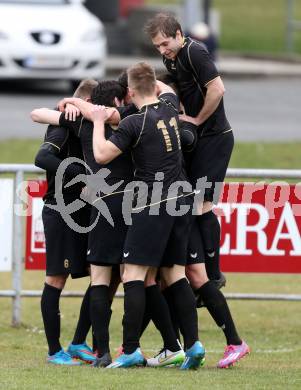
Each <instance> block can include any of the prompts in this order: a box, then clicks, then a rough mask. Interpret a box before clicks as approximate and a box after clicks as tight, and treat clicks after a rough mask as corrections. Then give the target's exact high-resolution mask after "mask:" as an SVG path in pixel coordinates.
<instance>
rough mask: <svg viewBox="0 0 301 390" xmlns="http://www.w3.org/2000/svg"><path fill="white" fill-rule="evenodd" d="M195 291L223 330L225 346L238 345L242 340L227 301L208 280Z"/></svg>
mask: <svg viewBox="0 0 301 390" xmlns="http://www.w3.org/2000/svg"><path fill="white" fill-rule="evenodd" d="M197 291H198V293H199V294H200V297H201V299H202V301H203V302H204V304H205V306H206V307H207V309H208V311H209V313H210V315H211V317H212V318H213V319H214V321H215V322H216V324H217V326H219V327H220V328H221V329H222V330H223V332H224V334H225V337H226V340H227V344H228V345H229V344H233V345H240V344H241V343H242V340H241V339H240V338H239V336H238V334H237V331H236V328H235V325H234V322H233V319H232V316H231V313H230V310H229V307H228V304H227V301H226V299H225V297H224V295H223V294H222V293H221V291H220V290H218V288H217V287H216V286H215V284H214V283H213V282H212V281H210V280H209V281H208V282H207V283H205V284H204V285H203V286H202V287H200V288H199V289H198V290H197Z"/></svg>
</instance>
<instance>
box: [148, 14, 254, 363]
mask: <svg viewBox="0 0 301 390" xmlns="http://www.w3.org/2000/svg"><path fill="white" fill-rule="evenodd" d="M145 30H146V32H147V33H148V35H149V36H150V38H151V39H152V42H153V44H154V45H155V47H156V48H157V49H158V50H159V52H160V53H161V55H162V56H163V62H164V64H165V66H166V68H167V70H168V72H169V73H170V74H171V76H172V77H173V78H174V80H175V82H176V83H177V86H178V90H179V97H180V100H181V102H182V104H183V106H184V110H185V114H184V115H181V116H180V118H181V120H184V121H187V122H190V123H191V124H192V125H195V126H196V127H197V137H198V139H197V141H196V144H195V147H194V149H193V151H192V152H191V153H190V154H189V158H186V166H187V171H188V177H189V179H190V180H191V182H192V184H193V185H194V186H195V188H196V189H197V190H201V191H202V190H204V188H202V187H204V182H203V181H202V180H200V179H202V178H206V180H207V184H209V186H207V185H206V188H205V190H204V197H203V199H202V200H201V201H200V202H199V204H198V214H199V215H198V216H196V220H195V226H194V229H193V231H194V232H196V233H197V234H193V235H191V237H190V243H189V245H190V251H189V253H190V265H189V267H188V277H189V280H190V282H191V284H192V286H193V287H194V288H195V289H197V290H198V294H199V296H200V299H201V300H202V301H203V302H204V303H205V305H206V306H207V308H208V310H209V311H210V313H211V315H212V316H213V318H214V319H215V321H216V323H217V324H218V325H219V326H221V328H222V329H223V330H224V332H225V336H226V339H227V344H228V347H227V348H226V352H225V356H224V359H222V360H221V361H220V362H219V363H218V367H225V366H228V365H231V364H232V363H234V362H235V361H237V360H239V359H240V358H241V357H242V356H244V355H245V354H247V353H248V352H249V348H248V346H247V344H246V343H245V342H244V341H242V340H241V339H240V337H239V336H238V334H237V331H236V329H235V326H234V323H233V320H232V317H231V314H230V311H229V309H228V306H227V303H226V301H225V298H224V296H223V295H222V293H221V292H220V291H218V290H217V289H216V286H215V285H214V283H213V281H212V279H220V278H221V273H220V267H219V248H220V225H219V222H218V219H217V217H216V215H215V214H214V213H213V211H212V207H213V203H217V202H218V199H219V193H220V189H221V184H222V182H223V180H224V178H225V175H226V170H227V166H228V163H229V160H230V157H231V153H232V149H233V145H234V138H233V133H232V129H231V126H230V124H229V122H228V120H227V118H226V115H225V110H224V104H223V94H224V91H225V89H224V85H223V82H222V80H221V78H220V75H219V73H218V71H217V69H216V67H215V65H214V63H213V61H212V60H211V58H210V55H209V53H208V52H207V50H206V48H205V47H204V46H203V45H202V44H201V43H199V42H196V41H194V40H192V39H191V38H189V37H184V36H183V33H182V28H181V25H180V24H179V22H178V21H177V20H176V19H175V17H174V16H173V15H169V14H162V13H161V14H157V15H156V16H155V17H154V18H153V19H151V20H150V21H149V22H148V23H147V25H146V28H145ZM200 183H201V186H200ZM198 187H200V188H198ZM195 237H196V238H195ZM200 237H201V240H200ZM191 255H192V256H191ZM203 256H204V257H205V262H206V268H205V266H204V264H202V263H200V260H199V259H200V257H203ZM207 275H208V277H209V279H211V280H208V277H207ZM209 307H210V308H209ZM216 307H219V310H218V311H217V310H216ZM218 312H219V313H218ZM221 314H222V315H221ZM233 350H234V353H232V352H233ZM230 352H231V354H230V355H231V356H230V358H229V353H230Z"/></svg>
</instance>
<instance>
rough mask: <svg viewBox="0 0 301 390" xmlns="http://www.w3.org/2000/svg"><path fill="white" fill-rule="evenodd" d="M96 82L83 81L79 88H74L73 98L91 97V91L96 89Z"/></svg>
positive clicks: (90, 80)
mask: <svg viewBox="0 0 301 390" xmlns="http://www.w3.org/2000/svg"><path fill="white" fill-rule="evenodd" d="M97 85H98V82H97V81H96V80H92V79H85V80H83V81H81V82H80V84H79V86H78V87H77V88H76V90H75V92H74V94H73V96H74V97H77V98H81V99H87V98H90V97H91V94H92V91H93V89H94V88H95V87H97Z"/></svg>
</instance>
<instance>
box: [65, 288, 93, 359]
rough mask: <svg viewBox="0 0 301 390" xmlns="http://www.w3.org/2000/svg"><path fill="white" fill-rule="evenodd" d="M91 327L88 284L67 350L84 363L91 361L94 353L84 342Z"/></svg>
mask: <svg viewBox="0 0 301 390" xmlns="http://www.w3.org/2000/svg"><path fill="white" fill-rule="evenodd" d="M90 329H91V317H90V285H89V286H88V288H87V290H86V292H85V295H84V297H83V300H82V303H81V307H80V312H79V318H78V321H77V325H76V329H75V333H74V336H73V340H72V342H71V343H70V344H69V346H68V349H67V352H68V353H69V354H70V355H71V356H72V357H73V358H77V359H80V360H82V361H84V362H86V363H89V364H90V363H93V362H94V361H95V360H96V359H95V354H94V353H93V349H92V348H90V347H89V345H87V343H86V338H87V335H88V333H89V331H90Z"/></svg>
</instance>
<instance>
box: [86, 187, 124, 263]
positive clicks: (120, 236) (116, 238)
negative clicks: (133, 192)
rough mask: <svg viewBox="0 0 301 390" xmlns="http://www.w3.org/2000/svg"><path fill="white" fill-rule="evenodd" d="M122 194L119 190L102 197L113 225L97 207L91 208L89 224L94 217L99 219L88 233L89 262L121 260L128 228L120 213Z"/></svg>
mask: <svg viewBox="0 0 301 390" xmlns="http://www.w3.org/2000/svg"><path fill="white" fill-rule="evenodd" d="M123 195H124V193H123V192H121V193H116V194H112V195H109V196H106V197H104V198H102V200H103V201H104V202H105V204H106V205H107V207H108V209H109V211H110V214H111V216H112V218H113V221H114V226H112V225H111V224H110V223H109V222H108V221H107V219H106V218H105V217H104V216H103V215H101V214H100V212H99V210H98V209H97V207H93V208H92V212H91V225H92V224H93V223H94V221H95V220H96V218H98V217H99V219H98V222H97V224H96V226H95V227H94V229H93V230H92V231H91V232H90V233H89V239H88V251H87V260H88V262H89V263H90V264H94V265H102V266H105V265H114V264H120V263H121V262H122V254H123V246H124V241H125V237H126V232H127V229H128V227H127V225H126V224H125V222H124V219H123V215H122V200H123ZM96 202H97V201H96ZM95 205H96V204H95Z"/></svg>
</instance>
